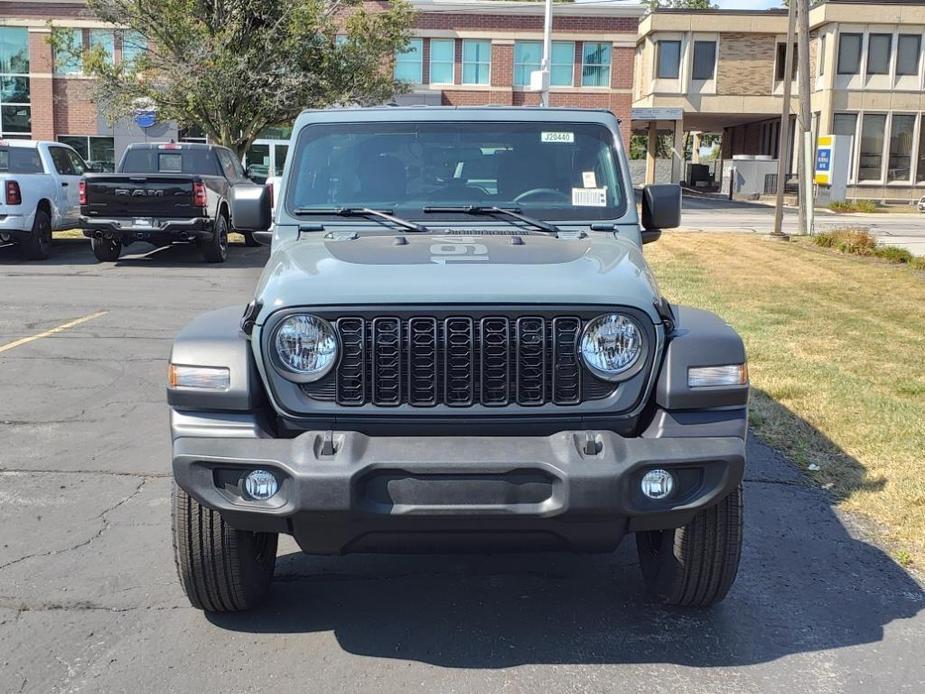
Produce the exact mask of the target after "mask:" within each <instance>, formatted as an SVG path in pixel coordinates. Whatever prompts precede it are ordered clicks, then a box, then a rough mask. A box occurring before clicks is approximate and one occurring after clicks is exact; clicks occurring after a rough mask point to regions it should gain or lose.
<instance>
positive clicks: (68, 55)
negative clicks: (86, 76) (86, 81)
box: [55, 28, 83, 75]
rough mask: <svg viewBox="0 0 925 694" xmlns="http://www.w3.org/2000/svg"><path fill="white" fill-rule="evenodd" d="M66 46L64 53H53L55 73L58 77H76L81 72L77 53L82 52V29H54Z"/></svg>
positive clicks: (80, 61)
mask: <svg viewBox="0 0 925 694" xmlns="http://www.w3.org/2000/svg"><path fill="white" fill-rule="evenodd" d="M55 32H56V33H57V34H59V35H60V37H61V39H62V41H63V42H64V43H65V44H66V45H67V50H66V51H60V52H56V53H55V73H56V74H58V75H77V74H80V71H81V70H82V65H81V63H82V62H83V61H82V60H81V58H80V56H79V55H77V54H76V53H77V52H80V51H82V50H83V29H61V28H58V29H55Z"/></svg>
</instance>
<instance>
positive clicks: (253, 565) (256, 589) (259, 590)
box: [172, 484, 279, 612]
mask: <svg viewBox="0 0 925 694" xmlns="http://www.w3.org/2000/svg"><path fill="white" fill-rule="evenodd" d="M172 515H173V547H174V558H175V560H176V564H177V574H178V575H179V577H180V583H181V585H182V586H183V590H184V592H185V593H186V597H187V598H189V601H190V604H192V606H193V607H195V608H198V609H200V610H205V611H206V612H239V611H242V610H249V609H251V608H253V607H256V606H257V605H259V604H260V603H261V602H263V600H264V599H265V598H266V597H267V595H268V594H269V592H270V582H271V581H272V579H273V569H274V568H275V567H276V547H277V543H278V540H279V535H277V534H276V533H251V532H246V531H244V530H235V529H234V528H232V527H231V526H229V525H228V524H227V523H225V521H224V519H223V518H222V517H221V514H219V512H218V511H213V510H212V509H209V508H206V507H205V506H203V505H202V504H200V503H199V502H198V501H196V500H195V499H193V498H192V497H191V496H190V495H189V494H187V493H186V492H185V491H183V490H182V489H180V487H178V486H177V485H176V484H174V485H173V514H172Z"/></svg>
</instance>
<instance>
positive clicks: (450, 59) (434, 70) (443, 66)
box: [430, 39, 456, 84]
mask: <svg viewBox="0 0 925 694" xmlns="http://www.w3.org/2000/svg"><path fill="white" fill-rule="evenodd" d="M455 62H456V40H455V39H431V40H430V82H431V84H453V82H455V81H456V78H455V76H454V71H455Z"/></svg>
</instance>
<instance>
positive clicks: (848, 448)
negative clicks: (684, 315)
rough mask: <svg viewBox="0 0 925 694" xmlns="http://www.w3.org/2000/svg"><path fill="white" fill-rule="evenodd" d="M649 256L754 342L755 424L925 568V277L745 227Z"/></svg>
mask: <svg viewBox="0 0 925 694" xmlns="http://www.w3.org/2000/svg"><path fill="white" fill-rule="evenodd" d="M646 256H647V257H648V259H649V261H650V262H651V263H652V266H653V268H654V271H655V274H656V276H657V277H658V279H659V282H660V284H661V287H662V290H663V291H664V293H665V294H666V295H667V296H668V297H669V299H670V300H671V301H673V302H680V303H684V304H691V305H694V306H699V307H702V308H708V309H710V310H712V311H715V312H716V313H718V314H719V315H721V316H722V317H723V318H724V319H725V320H726V321H728V322H729V323H730V324H731V325H732V326H734V327H735V328H736V329H737V330H738V331H739V332H740V333H741V335H742V336H743V338H744V340H745V343H746V347H747V349H748V355H749V368H750V373H751V380H752V386H753V392H752V393H753V394H752V400H751V424H752V427H753V430H754V431H755V432H756V433H757V434H758V435H759V436H760V437H761V438H762V439H763V440H765V441H766V442H767V443H769V444H770V445H772V446H773V447H775V448H777V449H778V450H780V451H782V452H783V453H784V454H786V455H787V456H789V457H790V458H791V459H793V460H794V461H795V462H797V463H798V464H800V465H801V466H803V467H804V469H806V470H808V471H809V472H808V474H809V475H811V476H812V477H813V478H815V479H816V480H817V481H818V482H819V484H821V485H823V486H824V487H825V488H827V489H829V490H831V492H832V494H833V495H834V497H835V498H836V499H837V501H838V503H839V505H840V506H841V507H842V508H845V509H847V510H850V511H853V512H857V513H860V514H863V515H864V516H867V517H868V518H870V519H873V520H874V521H877V523H878V526H879V527H880V528H882V532H883V539H884V540H885V541H886V542H887V543H888V545H889V546H890V547H891V548H892V550H893V552H894V556H895V557H896V558H897V559H898V560H899V561H900V562H902V563H910V562H914V563H915V564H916V565H918V566H922V565H925V274H923V273H921V272H916V271H914V270H912V269H909V268H907V267H898V266H894V265H889V264H887V263H885V262H883V261H880V260H877V259H871V258H858V257H853V256H846V255H841V254H839V253H836V252H834V251H831V250H827V249H820V248H817V247H815V246H814V245H812V244H810V243H809V242H808V241H807V240H804V239H800V240H798V241H796V242H793V243H781V242H772V241H764V240H762V239H761V238H760V237H756V236H754V235H740V234H685V233H669V234H665V235H664V236H663V237H662V239H661V240H660V241H659V242H658V243H655V244H652V245H650V246H647V247H646ZM816 467H818V470H816V469H815V468H816ZM795 521H797V522H799V519H795Z"/></svg>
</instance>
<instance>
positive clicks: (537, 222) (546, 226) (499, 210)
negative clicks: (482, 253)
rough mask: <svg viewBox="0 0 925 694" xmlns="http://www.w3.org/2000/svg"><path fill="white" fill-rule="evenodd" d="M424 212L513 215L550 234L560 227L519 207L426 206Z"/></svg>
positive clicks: (556, 231)
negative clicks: (522, 211)
mask: <svg viewBox="0 0 925 694" xmlns="http://www.w3.org/2000/svg"><path fill="white" fill-rule="evenodd" d="M424 212H432V213H437V214H439V213H441V212H446V213H451V212H462V213H464V214H481V215H492V214H503V215H507V216H508V217H513V218H514V219H517V220H520V221H521V222H524V223H525V224H529V225H530V226H532V227H535V228H537V229H539V230H540V231H546V232H549V233H550V234H557V233H558V232H559V231H560V229H559V227H557V226H556V225H555V224H550V223H549V222H544V221H543V220H542V219H536V218H535V217H528V216H527V215H525V214H521V213H520V208H519V207H498V206H496V205H458V206H456V207H453V206H450V207H444V206H437V207H425V208H424Z"/></svg>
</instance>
